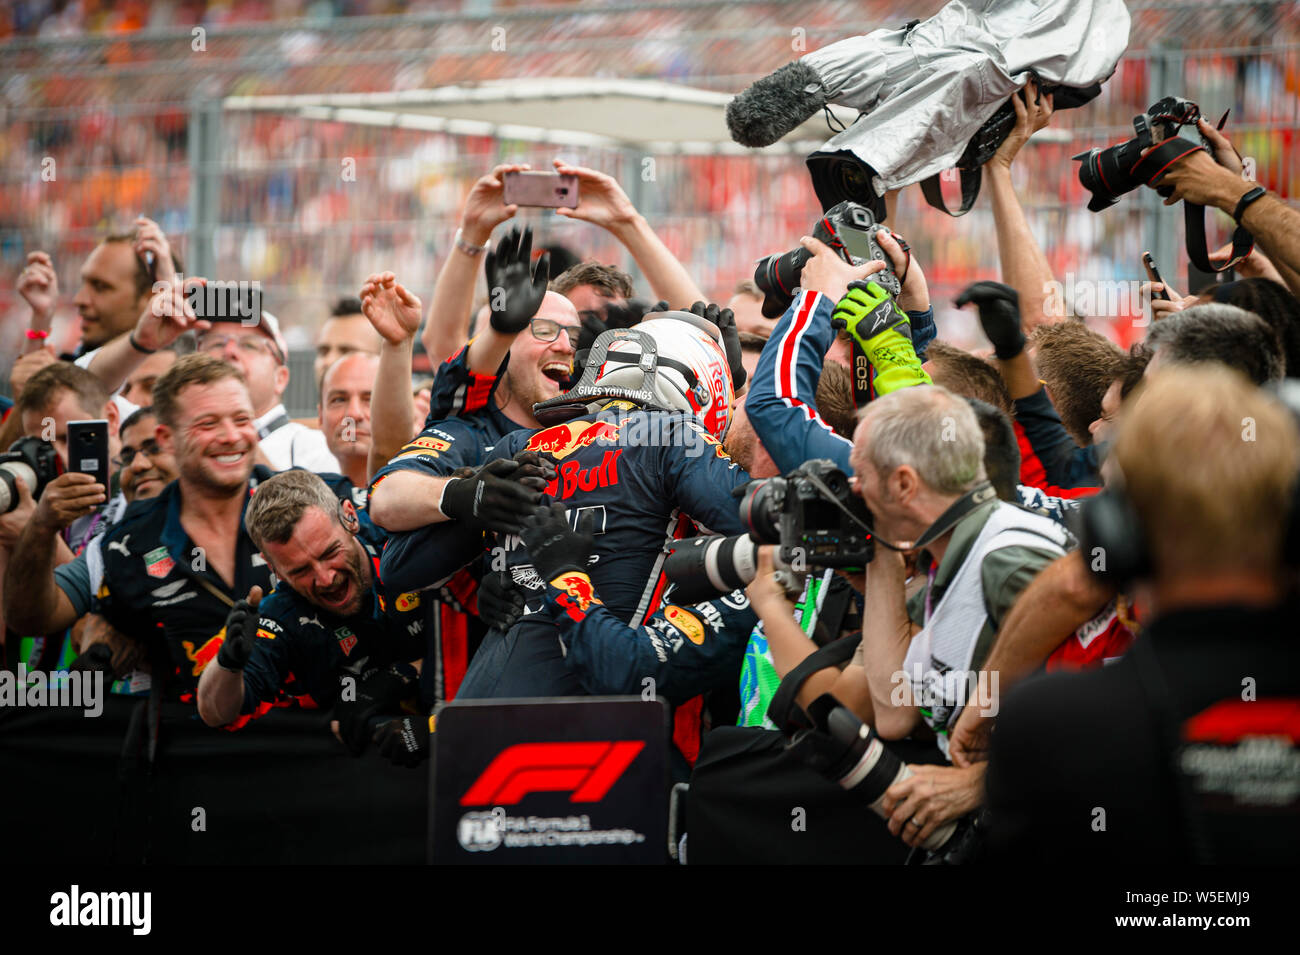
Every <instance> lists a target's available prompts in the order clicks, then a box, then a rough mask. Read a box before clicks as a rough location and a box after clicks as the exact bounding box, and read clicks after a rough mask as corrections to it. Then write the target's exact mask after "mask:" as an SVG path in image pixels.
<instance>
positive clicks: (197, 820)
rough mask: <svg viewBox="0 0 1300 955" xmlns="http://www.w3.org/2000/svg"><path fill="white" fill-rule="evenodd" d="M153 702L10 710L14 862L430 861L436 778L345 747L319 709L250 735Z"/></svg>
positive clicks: (6, 750)
mask: <svg viewBox="0 0 1300 955" xmlns="http://www.w3.org/2000/svg"><path fill="white" fill-rule="evenodd" d="M160 713H161V719H160V721H159V724H158V725H159V733H158V744H157V748H156V753H155V758H154V760H153V761H152V763H151V762H150V760H149V758H148V751H147V743H148V733H147V730H148V719H147V716H148V711H147V703H146V701H144V700H138V699H129V698H123V697H108V698H107V699H106V700H105V702H104V710H103V713H102V714H101V715H99V716H98V717H95V718H89V717H86V716H84V715H83V713H82V711H81V710H79V709H59V708H45V707H42V708H33V709H10V708H5V709H0V781H2V784H0V819H2V820H3V825H4V833H5V835H4V842H5V847H6V852H7V853H10V854H12V856H13V857H14V858H24V859H29V860H32V861H46V862H60V863H61V862H81V863H139V862H147V863H173V864H175V863H194V864H230V863H238V864H245V865H248V864H255V865H256V864H275V863H296V864H329V863H372V864H393V863H420V862H422V861H423V860H424V847H425V844H426V841H427V839H426V826H427V820H428V809H427V806H428V795H429V786H428V774H427V773H426V772H424V771H423V769H402V768H398V767H395V766H392V765H390V764H389V763H387V762H385V761H383V760H381V759H380V758H379V756H378V754H376V753H375V752H373V751H369V752H367V753H366V754H365V755H364V756H362V757H361V758H353V757H351V756H349V755H347V753H346V751H345V750H344V749H343V747H342V745H341V744H340V743H339V742H338V741H337V740H336V739H334V737H333V736H332V735H331V734H330V732H329V729H328V721H327V717H326V716H325V714H323V713H320V712H317V711H294V710H275V711H272V712H271V713H268V714H267V715H266V716H263V717H262V718H260V719H257V720H254V721H253V722H252V723H250V724H249V725H248V726H246V727H245V728H244V729H242V730H239V731H238V732H234V733H231V732H228V731H225V730H214V729H211V728H209V727H207V726H205V725H204V724H203V723H202V722H201V721H200V720H199V719H198V716H197V715H196V713H195V709H194V707H193V706H192V705H186V704H181V703H174V704H163V705H162V707H161V711H160Z"/></svg>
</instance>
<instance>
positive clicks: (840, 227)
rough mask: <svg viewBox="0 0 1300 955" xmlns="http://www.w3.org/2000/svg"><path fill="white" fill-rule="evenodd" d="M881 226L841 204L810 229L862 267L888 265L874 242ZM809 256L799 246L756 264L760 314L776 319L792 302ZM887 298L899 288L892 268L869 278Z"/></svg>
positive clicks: (859, 207) (867, 211)
mask: <svg viewBox="0 0 1300 955" xmlns="http://www.w3.org/2000/svg"><path fill="white" fill-rule="evenodd" d="M882 228H884V227H883V226H881V225H879V224H878V223H877V222H876V217H875V215H874V214H873V213H872V212H871V210H870V209H868V208H867V207H866V206H862V205H858V204H857V203H856V202H841V203H840V204H839V205H836V206H832V207H831V208H830V209H829V210H828V211H827V212H826V214H825V215H823V216H822V217H821V218H820V219H818V220H817V224H816V225H815V226H813V230H812V235H813V238H814V239H820V240H821V241H822V242H825V243H826V244H827V245H829V246H830V247H831V248H832V249H834V250H835V251H836V252H838V253H839V254H840V255H842V256H843V257H844V258H845V259H846V260H848V261H849V262H852V263H853V264H854V265H863V264H865V263H867V262H870V261H871V260H873V259H879V260H880V261H882V262H884V263H885V264H886V265H889V261H890V260H889V256H887V255H885V251H884V250H883V249H882V248H881V247H880V244H879V243H878V242H876V233H877V232H879V231H880V230H881V229H882ZM810 258H812V253H811V252H809V251H808V250H807V249H805V248H804V247H803V246H800V247H799V248H797V249H794V250H793V251H790V252H786V253H784V254H783V255H769V256H768V257H767V258H765V259H759V260H758V267H757V268H756V269H754V283H755V284H756V285H757V286H758V287H759V288H760V289H761V290H762V292H763V314H764V315H765V316H766V317H767V318H776V317H778V316H779V315H780V314H781V313H782V312H784V311H785V310H786V309H787V308H789V307H790V303H791V302H792V301H793V300H794V290H795V289H796V288H798V287H799V276H800V274H801V273H802V272H803V267H804V263H806V262H807V261H808V260H809V259H810ZM871 278H872V281H874V282H877V283H879V284H880V286H881V287H883V288H884V289H885V290H886V291H888V292H889V294H890V295H894V296H897V295H898V293H899V291H900V289H901V288H902V286H901V285H900V283H899V281H898V276H897V275H895V274H894V271H893V269H892V268H886V269H885V271H883V272H877V273H876V274H875V275H873V276H872V277H871Z"/></svg>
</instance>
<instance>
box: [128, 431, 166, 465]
mask: <svg viewBox="0 0 1300 955" xmlns="http://www.w3.org/2000/svg"><path fill="white" fill-rule="evenodd" d="M161 450H162V448H160V447H158V442H157V441H155V440H153V439H152V438H150V439H149V440H148V441H146V442H144V443H143V444H142V445H140V448H139V450H137V449H135V448H133V447H131V446H130V445H129V444H124V445H122V455H121V460H122V467H124V468H129V467H130V466H131V462H132V461H134V460H135V458H136V455H138V454H143V455H144V456H145V457H146V458H149V459H150V460H151V461H152V460H153V456H154V455H155V454H157V453H158V452H160V451H161Z"/></svg>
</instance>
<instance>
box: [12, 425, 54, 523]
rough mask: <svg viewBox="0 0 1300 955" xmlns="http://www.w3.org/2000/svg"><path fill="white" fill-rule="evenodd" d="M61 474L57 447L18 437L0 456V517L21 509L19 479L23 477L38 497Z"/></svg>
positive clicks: (24, 481)
mask: <svg viewBox="0 0 1300 955" xmlns="http://www.w3.org/2000/svg"><path fill="white" fill-rule="evenodd" d="M61 472H62V467H61V466H60V463H59V455H58V452H56V451H55V450H54V445H52V444H50V443H49V442H48V441H42V440H41V439H40V438H19V439H18V440H17V441H15V442H14V443H13V445H12V446H11V447H10V448H9V450H8V451H5V452H3V453H0V514H8V513H9V512H10V511H12V510H13V509H14V508H15V507H17V506H18V500H19V495H18V484H17V479H18V478H22V479H23V483H24V484H26V485H27V489H28V490H29V491H31V492H32V497H34V498H39V497H40V496H41V492H42V491H44V490H45V485H47V484H49V483H50V482H51V481H53V480H54V479H55V478H56V477H58V476H59V474H60V473H61Z"/></svg>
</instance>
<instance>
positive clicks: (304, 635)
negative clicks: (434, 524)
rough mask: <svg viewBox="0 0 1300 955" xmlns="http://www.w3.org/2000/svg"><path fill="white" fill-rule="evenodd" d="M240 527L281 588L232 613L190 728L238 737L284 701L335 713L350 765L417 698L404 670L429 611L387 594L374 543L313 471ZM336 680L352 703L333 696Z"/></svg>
mask: <svg viewBox="0 0 1300 955" xmlns="http://www.w3.org/2000/svg"><path fill="white" fill-rule="evenodd" d="M244 519H245V525H246V526H247V529H248V534H249V536H250V537H251V538H252V540H253V542H254V544H256V545H257V547H258V548H259V550H260V551H261V553H262V555H263V556H264V557H265V558H266V561H267V563H268V564H269V565H270V567H271V570H272V572H273V573H274V574H275V576H276V578H277V579H278V580H279V581H280V583H279V585H278V586H277V587H276V589H275V590H274V591H273V592H272V593H271V594H270V595H269V596H267V597H265V598H263V597H262V592H261V588H260V587H256V586H255V587H253V588H252V590H250V592H249V594H248V596H247V598H246V599H244V600H241V601H239V602H237V603H236V604H235V606H234V607H233V608H232V609H231V611H230V614H229V615H228V616H227V618H226V627H225V636H226V638H225V641H224V642H223V643H222V644H221V649H220V651H218V653H217V659H216V663H217V665H216V666H209V667H207V668H206V669H204V671H203V675H202V677H200V679H199V696H198V704H199V716H200V717H201V718H202V719H203V721H204V722H205V723H207V724H208V725H209V726H227V725H229V726H232V727H238V726H242V725H243V724H244V723H245V722H246V721H247V720H248V719H249V718H251V717H252V716H255V715H259V714H261V713H264V712H266V711H267V710H268V709H269V708H270V707H271V706H272V705H274V704H276V703H278V702H281V701H283V700H285V699H286V698H295V699H297V700H298V701H299V702H301V703H304V704H306V705H309V706H318V707H322V708H324V707H329V706H332V705H334V704H335V703H336V702H337V704H338V705H337V707H336V716H337V718H338V728H337V729H336V733H337V734H338V735H339V738H340V739H341V740H343V742H344V743H345V744H346V745H347V746H348V748H349V750H350V751H351V752H352V753H353V754H354V755H359V754H360V753H361V751H362V750H363V749H364V748H365V745H366V741H367V739H368V737H369V735H370V734H369V731H368V720H369V719H370V717H372V716H374V715H377V714H379V713H381V712H383V711H384V710H385V709H390V710H393V711H394V712H396V707H397V706H398V705H399V703H400V702H401V701H402V699H403V698H408V699H409V698H412V697H413V696H414V694H415V689H416V685H415V684H416V679H417V676H418V674H417V672H416V670H415V669H414V668H413V667H411V666H410V665H409V663H408V661H410V660H415V659H418V658H419V657H420V656H421V655H422V653H423V649H424V632H423V631H424V629H425V618H426V613H427V610H428V605H427V603H422V601H421V600H420V595H419V594H386V593H385V592H384V589H383V586H382V584H380V582H379V580H378V579H377V565H378V563H379V550H380V548H381V547H382V545H383V535H382V533H380V532H379V531H377V530H376V529H375V528H374V527H373V526H372V525H371V524H370V523H369V522H368V521H363V520H362V519H361V518H360V517H359V516H358V514H357V511H356V508H355V507H354V506H353V505H352V502H351V501H348V500H340V499H339V498H338V497H337V496H336V495H335V494H334V492H333V491H332V490H331V489H330V488H329V486H328V485H326V483H325V482H324V481H323V480H322V479H321V478H320V477H319V476H317V475H315V474H312V473H311V472H310V471H303V470H292V471H284V472H281V473H280V474H277V475H275V476H274V477H271V478H269V479H268V480H266V481H264V482H262V483H261V484H259V485H258V488H257V493H255V494H254V495H253V498H252V501H251V502H250V504H249V505H248V509H247V511H246V513H245V518H244ZM344 678H350V679H352V680H353V681H355V686H354V687H353V688H352V689H353V690H354V691H355V692H354V693H341V692H340V690H341V685H342V684H341V681H342V680H343V679H344Z"/></svg>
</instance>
